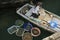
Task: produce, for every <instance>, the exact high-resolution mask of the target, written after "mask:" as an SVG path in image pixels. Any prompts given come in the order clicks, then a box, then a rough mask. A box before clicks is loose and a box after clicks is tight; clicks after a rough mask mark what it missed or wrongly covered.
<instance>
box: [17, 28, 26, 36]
mask: <svg viewBox="0 0 60 40" xmlns="http://www.w3.org/2000/svg"><path fill="white" fill-rule="evenodd" d="M24 32H25V30H24V29H23V28H20V29H18V30H17V32H16V35H17V36H19V37H21V36H23V34H24Z"/></svg>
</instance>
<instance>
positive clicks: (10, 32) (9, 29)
mask: <svg viewBox="0 0 60 40" xmlns="http://www.w3.org/2000/svg"><path fill="white" fill-rule="evenodd" d="M17 27H19V26H16V25H13V26H11V27H9V28H8V29H7V31H8V33H9V34H13V33H15V32H16V31H17Z"/></svg>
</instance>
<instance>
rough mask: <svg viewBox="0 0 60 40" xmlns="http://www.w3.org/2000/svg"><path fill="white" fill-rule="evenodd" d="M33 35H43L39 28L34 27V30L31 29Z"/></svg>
mask: <svg viewBox="0 0 60 40" xmlns="http://www.w3.org/2000/svg"><path fill="white" fill-rule="evenodd" d="M31 34H32V36H34V37H36V36H39V35H40V34H41V31H40V29H39V28H37V27H33V28H32V29H31Z"/></svg>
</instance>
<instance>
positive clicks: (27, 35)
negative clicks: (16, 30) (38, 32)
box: [22, 32, 33, 40]
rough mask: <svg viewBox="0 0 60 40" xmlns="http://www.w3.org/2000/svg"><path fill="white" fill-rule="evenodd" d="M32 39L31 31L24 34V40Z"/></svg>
mask: <svg viewBox="0 0 60 40" xmlns="http://www.w3.org/2000/svg"><path fill="white" fill-rule="evenodd" d="M32 39H33V37H32V35H31V33H29V32H26V33H24V35H23V36H22V40H32Z"/></svg>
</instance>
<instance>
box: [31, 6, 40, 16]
mask: <svg viewBox="0 0 60 40" xmlns="http://www.w3.org/2000/svg"><path fill="white" fill-rule="evenodd" d="M39 8H40V7H39V6H37V7H36V8H34V9H33V10H32V13H35V14H37V15H38V11H39Z"/></svg>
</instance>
